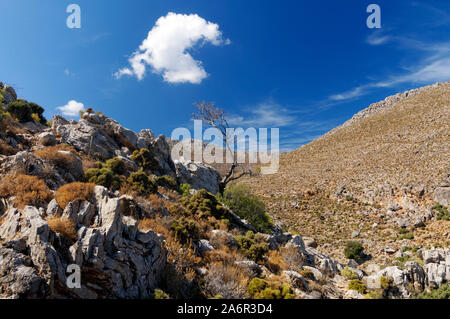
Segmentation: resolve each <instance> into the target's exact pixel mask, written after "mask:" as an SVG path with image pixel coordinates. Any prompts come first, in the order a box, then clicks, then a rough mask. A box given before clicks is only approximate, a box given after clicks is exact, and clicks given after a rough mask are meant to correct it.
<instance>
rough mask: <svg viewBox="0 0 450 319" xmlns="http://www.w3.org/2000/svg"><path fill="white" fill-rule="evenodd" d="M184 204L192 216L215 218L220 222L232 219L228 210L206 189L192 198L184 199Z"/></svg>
mask: <svg viewBox="0 0 450 319" xmlns="http://www.w3.org/2000/svg"><path fill="white" fill-rule="evenodd" d="M182 202H183V205H184V206H185V208H186V211H187V212H188V213H189V214H190V215H197V216H198V217H200V218H208V217H215V218H216V219H218V220H227V219H228V218H229V217H230V216H229V212H228V210H227V209H226V208H225V207H223V206H222V205H221V204H220V203H219V201H218V200H217V198H216V197H215V196H214V195H213V194H211V193H210V192H208V191H207V190H205V189H202V190H199V191H198V192H196V193H195V194H194V195H193V196H191V197H184V198H183V199H182Z"/></svg>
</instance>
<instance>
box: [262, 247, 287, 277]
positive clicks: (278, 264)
mask: <svg viewBox="0 0 450 319" xmlns="http://www.w3.org/2000/svg"><path fill="white" fill-rule="evenodd" d="M282 249H283V248H282ZM265 264H266V265H265V266H266V267H267V268H268V269H269V270H270V271H271V272H273V273H275V274H278V273H280V272H281V271H282V270H286V269H288V265H287V264H286V261H285V259H284V256H283V253H282V252H281V251H280V250H270V251H269V256H268V258H267V261H266V263H265Z"/></svg>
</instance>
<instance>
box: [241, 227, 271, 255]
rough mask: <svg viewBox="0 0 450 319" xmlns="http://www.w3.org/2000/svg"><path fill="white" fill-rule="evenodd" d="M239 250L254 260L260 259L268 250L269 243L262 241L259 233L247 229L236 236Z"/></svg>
mask: <svg viewBox="0 0 450 319" xmlns="http://www.w3.org/2000/svg"><path fill="white" fill-rule="evenodd" d="M236 241H237V242H238V245H239V249H240V251H241V252H242V253H243V254H244V256H246V257H247V258H249V259H250V260H253V261H255V262H258V261H261V260H263V258H264V255H265V254H266V253H267V252H268V251H269V244H268V243H266V242H264V238H263V237H262V235H261V234H255V233H253V232H252V231H251V230H249V231H248V232H247V233H246V234H245V235H239V236H236Z"/></svg>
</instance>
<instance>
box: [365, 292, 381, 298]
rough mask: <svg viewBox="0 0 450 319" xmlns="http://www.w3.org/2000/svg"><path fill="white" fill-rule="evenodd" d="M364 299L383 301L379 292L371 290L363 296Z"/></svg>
mask: <svg viewBox="0 0 450 319" xmlns="http://www.w3.org/2000/svg"><path fill="white" fill-rule="evenodd" d="M364 299H383V294H382V293H381V291H379V290H372V291H369V292H368V293H367V294H365V295H364Z"/></svg>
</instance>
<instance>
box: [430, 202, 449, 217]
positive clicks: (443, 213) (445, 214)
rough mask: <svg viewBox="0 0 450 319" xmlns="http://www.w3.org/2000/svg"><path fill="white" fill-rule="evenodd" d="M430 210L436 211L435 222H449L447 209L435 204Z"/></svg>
mask: <svg viewBox="0 0 450 319" xmlns="http://www.w3.org/2000/svg"><path fill="white" fill-rule="evenodd" d="M432 209H434V210H436V211H437V212H438V215H437V216H436V218H437V220H441V219H442V220H450V213H449V212H448V208H447V207H445V206H442V205H441V204H438V203H436V204H435V205H434V206H433V207H432Z"/></svg>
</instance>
